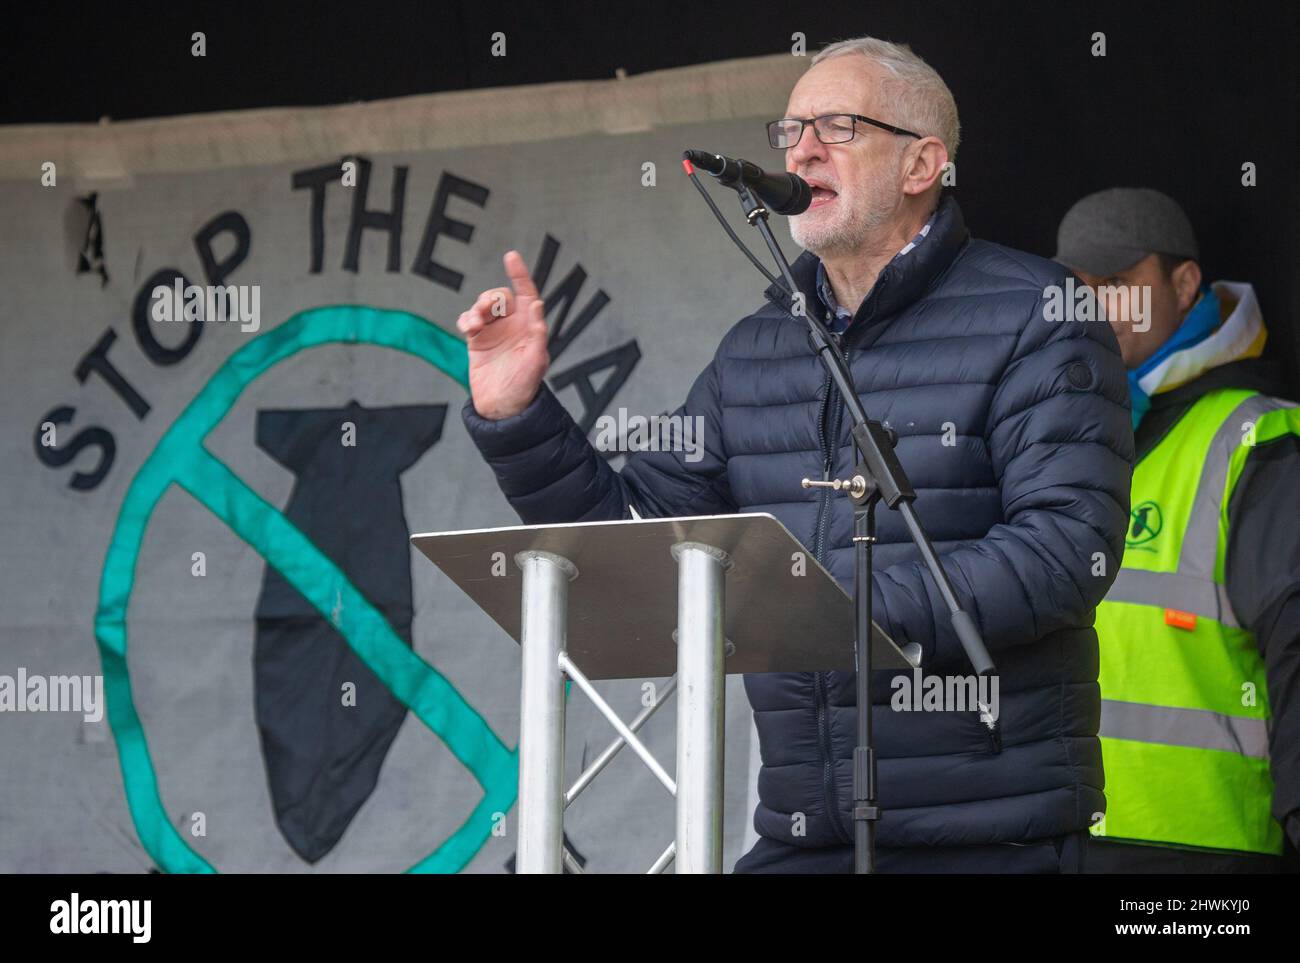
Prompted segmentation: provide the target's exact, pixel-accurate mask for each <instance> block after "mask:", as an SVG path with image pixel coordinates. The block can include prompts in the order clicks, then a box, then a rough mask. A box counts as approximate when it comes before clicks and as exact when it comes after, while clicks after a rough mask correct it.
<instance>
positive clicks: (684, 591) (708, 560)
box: [672, 542, 731, 873]
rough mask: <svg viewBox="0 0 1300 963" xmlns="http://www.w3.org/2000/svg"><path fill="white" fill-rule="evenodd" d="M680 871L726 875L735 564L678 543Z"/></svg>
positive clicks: (718, 552)
mask: <svg viewBox="0 0 1300 963" xmlns="http://www.w3.org/2000/svg"><path fill="white" fill-rule="evenodd" d="M672 552H673V557H674V558H675V559H677V844H676V850H677V853H676V860H677V872H678V873H720V872H722V745H723V742H722V727H723V700H724V695H723V691H724V690H723V680H724V678H725V677H724V675H723V669H722V661H723V658H724V656H723V645H724V642H725V639H724V637H723V615H724V612H725V608H724V588H725V583H726V572H727V569H729V568H730V567H731V560H730V559H729V558H728V556H727V554H726V553H725V552H723V551H721V550H720V549H717V548H714V547H712V546H710V545H703V544H701V543H699V542H678V543H677V544H676V545H674V546H673V548H672Z"/></svg>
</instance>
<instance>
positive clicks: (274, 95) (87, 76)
mask: <svg viewBox="0 0 1300 963" xmlns="http://www.w3.org/2000/svg"><path fill="white" fill-rule="evenodd" d="M22 6H23V7H36V6H37V5H35V4H23V5H22ZM8 18H9V19H8V23H7V25H6V27H7V29H5V31H4V32H5V34H6V37H5V43H4V46H5V50H4V54H5V66H6V73H7V74H8V78H7V81H6V83H5V84H4V85H2V91H3V92H0V122H3V123H8V124H13V123H52V122H87V121H96V120H99V119H100V118H101V117H106V116H107V117H112V118H114V119H117V120H122V119H128V118H137V117H153V116H166V115H172V114H183V113H195V112H203V111H213V110H231V109H240V108H250V107H265V106H285V105H318V104H332V103H340V102H347V101H354V100H371V99H378V98H383V97H396V96H402V95H406V94H415V93H429V92H435V91H440V90H455V89H464V88H472V87H488V86H503V85H513V84H525V83H539V82H545V81H556V80H579V79H595V78H607V77H611V76H613V74H614V71H615V70H616V69H617V68H623V69H625V70H626V71H627V72H628V73H630V74H636V73H642V72H645V71H648V70H654V69H658V68H664V67H673V66H681V65H685V64H690V63H700V62H706V61H713V60H723V59H727V58H731V57H742V56H753V55H758V54H767V53H777V52H781V51H788V50H789V48H790V43H791V41H790V36H791V34H792V33H794V32H795V31H800V32H802V33H804V34H805V35H806V37H807V41H808V47H809V49H810V50H815V49H816V47H817V46H819V45H821V44H823V43H825V42H827V41H830V40H834V39H840V38H843V37H848V36H855V35H858V34H863V33H869V34H872V35H875V36H879V37H884V38H887V39H891V40H900V41H906V42H908V43H910V44H912V46H913V47H914V48H915V49H916V50H917V52H918V53H920V54H921V55H922V56H924V57H925V58H926V59H927V60H928V61H929V62H930V63H931V64H933V65H934V66H935V67H936V68H937V69H938V70H939V72H940V73H941V74H942V75H943V76H944V78H945V79H946V80H947V82H948V85H949V86H950V87H951V88H952V90H953V92H954V94H955V96H956V98H957V105H958V108H959V110H960V112H961V118H962V126H963V138H962V147H961V151H960V155H959V158H958V184H957V196H958V198H959V199H960V201H961V204H962V208H963V211H964V212H965V215H966V219H967V221H968V223H969V224H970V225H971V228H972V230H973V231H974V232H975V233H976V234H978V235H980V236H982V237H986V238H988V239H990V240H995V241H999V242H1002V243H1005V244H1010V245H1012V246H1014V247H1019V248H1022V249H1024V250H1028V251H1032V252H1034V253H1038V254H1045V255H1050V254H1051V253H1052V250H1053V248H1054V238H1055V230H1056V224H1057V222H1058V221H1059V219H1060V217H1061V215H1062V214H1064V212H1065V210H1066V209H1067V208H1068V207H1069V205H1070V204H1071V203H1072V202H1073V201H1074V200H1075V199H1077V198H1078V197H1079V196H1081V195H1083V194H1085V193H1087V192H1089V191H1093V190H1097V189H1099V188H1102V187H1108V186H1114V185H1143V186H1151V187H1156V188H1159V189H1161V190H1164V191H1166V192H1168V193H1170V194H1172V195H1173V196H1174V197H1175V198H1177V199H1178V200H1179V201H1180V202H1181V203H1182V204H1183V205H1184V206H1185V207H1186V208H1187V210H1188V212H1189V213H1190V214H1191V216H1192V220H1193V222H1194V223H1195V225H1196V228H1197V233H1198V235H1199V238H1200V241H1201V253H1202V263H1203V266H1204V267H1205V268H1206V272H1207V274H1208V276H1209V277H1210V278H1226V279H1230V280H1238V281H1251V282H1252V283H1254V284H1255V286H1256V289H1257V290H1258V292H1259V294H1260V300H1261V303H1262V306H1263V310H1264V319H1265V322H1266V323H1267V324H1268V326H1269V328H1270V330H1271V332H1272V339H1271V344H1270V353H1271V354H1274V355H1275V356H1277V357H1280V358H1282V359H1283V360H1285V361H1286V363H1287V364H1288V367H1289V371H1290V374H1291V380H1292V386H1293V389H1294V387H1295V386H1296V385H1297V383H1298V382H1297V377H1296V376H1297V373H1300V324H1297V318H1298V317H1300V283H1298V282H1297V278H1296V271H1295V266H1296V262H1297V255H1298V254H1300V234H1298V229H1297V226H1296V215H1297V213H1300V212H1298V211H1297V201H1300V193H1298V192H1297V189H1296V187H1295V185H1294V183H1293V181H1294V178H1295V177H1296V176H1297V174H1300V167H1298V165H1297V157H1298V156H1300V138H1298V136H1297V113H1298V109H1297V108H1298V106H1300V97H1298V94H1297V67H1296V57H1297V51H1298V50H1300V2H1296V0H1279V2H1262V0H1255V2H1250V0H1244V2H1237V3H1229V2H1211V0H1181V2H1150V0H1148V2H1139V0H1129V2H1114V0H1103V2H1087V3H1063V2H1056V0H1039V2H1029V0H1023V2H994V0H964V2H957V0H911V2H897V0H894V2H870V0H858V2H853V3H842V2H831V0H827V2H808V0H803V2H799V3H789V4H786V3H782V4H775V5H769V4H759V3H749V4H741V3H721V2H707V3H699V4H696V5H692V4H665V3H661V2H657V0H639V2H632V3H621V4H612V3H601V4H575V3H562V4H561V3H536V2H534V3H527V4H525V3H520V4H518V5H509V4H501V3H493V2H485V0H448V2H439V3H420V4H394V3H382V2H369V3H365V2H360V0H353V2H349V3H346V4H342V3H340V4H326V3H294V4H269V5H265V6H257V7H254V6H251V5H250V6H248V7H243V6H241V5H239V4H223V5H220V6H218V5H215V4H212V5H206V4H205V5H197V6H195V7H194V8H193V9H184V8H182V7H181V6H180V5H178V4H168V5H166V6H163V5H154V4H151V3H132V4H131V5H130V6H127V5H126V4H120V3H102V4H76V5H72V4H64V5H60V4H49V5H40V7H39V9H28V10H25V11H22V12H12V11H11V12H10V13H9V14H8ZM198 30H201V31H203V32H204V33H205V34H206V37H207V48H208V52H207V56H206V57H205V58H202V59H199V58H193V57H191V56H190V52H189V48H190V39H189V38H190V35H191V34H192V33H193V32H194V31H198ZM494 31H503V32H504V33H505V34H506V36H507V44H508V54H509V55H508V56H507V57H505V58H494V57H491V56H489V46H490V42H491V41H490V37H491V34H492V33H493V32H494ZM1095 32H1102V33H1104V34H1105V37H1106V56H1105V57H1094V56H1092V54H1091V48H1092V35H1093V34H1094V33H1095ZM1247 162H1250V163H1253V164H1254V165H1255V168H1256V176H1257V186H1255V187H1244V186H1242V183H1241V179H1242V165H1243V164H1245V163H1247ZM1296 395H1300V391H1296V390H1293V391H1292V396H1293V397H1294V396H1296Z"/></svg>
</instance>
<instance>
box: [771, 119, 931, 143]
mask: <svg viewBox="0 0 1300 963" xmlns="http://www.w3.org/2000/svg"><path fill="white" fill-rule="evenodd" d="M859 123H863V124H871V126H873V127H879V128H880V129H881V130H887V131H889V132H890V133H891V134H902V135H903V136H905V137H915V138H916V139H917V140H920V139H921V135H920V134H916V133H913V132H912V131H910V130H907V129H905V128H902V127H895V126H894V125H893V124H886V123H885V122H884V121H883V120H873V119H872V118H870V117H863V116H862V115H861V114H822V115H821V116H820V117H813V118H810V119H809V120H800V119H799V118H798V117H783V118H782V119H781V120H774V121H772V122H771V123H769V124H768V125H767V142H768V143H769V144H770V145H771V146H772V149H773V150H789V149H790V148H791V147H793V146H794V145H795V144H797V143H799V141H800V140H802V139H803V131H804V128H805V127H808V126H809V125H811V126H812V129H813V133H814V134H816V135H817V139H818V140H819V141H821V142H822V143H823V144H846V143H848V142H849V141H851V140H852V139H853V135H854V134H856V133H857V132H858V126H857V125H858V124H859Z"/></svg>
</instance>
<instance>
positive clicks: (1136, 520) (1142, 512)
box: [1124, 501, 1164, 551]
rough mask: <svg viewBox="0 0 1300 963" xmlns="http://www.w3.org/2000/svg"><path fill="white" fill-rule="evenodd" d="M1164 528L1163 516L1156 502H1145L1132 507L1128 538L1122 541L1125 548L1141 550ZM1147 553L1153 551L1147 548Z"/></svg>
mask: <svg viewBox="0 0 1300 963" xmlns="http://www.w3.org/2000/svg"><path fill="white" fill-rule="evenodd" d="M1163 527H1164V515H1163V514H1161V511H1160V505H1159V504H1158V503H1157V502H1153V501H1145V502H1142V503H1141V504H1140V505H1134V506H1133V510H1132V511H1131V512H1129V526H1128V536H1127V537H1126V538H1125V539H1124V546H1125V548H1141V547H1143V546H1144V545H1146V544H1147V543H1148V542H1150V541H1152V540H1154V539H1155V537H1156V536H1157V535H1159V534H1160V529H1161V528H1163ZM1148 551H1155V549H1153V548H1149V549H1148Z"/></svg>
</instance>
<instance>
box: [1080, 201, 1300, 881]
mask: <svg viewBox="0 0 1300 963" xmlns="http://www.w3.org/2000/svg"><path fill="white" fill-rule="evenodd" d="M1198 258H1199V251H1198V248H1197V243H1196V237H1195V234H1194V233H1193V231H1192V226H1191V223H1190V221H1189V220H1188V218H1187V215H1186V214H1185V213H1184V212H1183V210H1182V209H1181V208H1180V207H1179V206H1178V204H1177V203H1176V202H1175V201H1173V200H1172V199H1171V198H1169V197H1167V196H1165V195H1164V194H1161V193H1159V192H1158V191H1154V190H1149V189H1145V188H1112V189H1110V190H1105V191H1100V192H1098V193H1096V194H1090V195H1089V196H1087V197H1085V198H1083V199H1082V200H1080V201H1078V202H1077V203H1076V204H1075V205H1074V206H1073V207H1072V208H1071V209H1070V210H1069V212H1068V213H1067V214H1066V215H1065V217H1064V219H1063V220H1062V221H1061V224H1060V228H1059V229H1058V232H1057V254H1056V258H1055V259H1056V260H1057V261H1059V262H1061V263H1062V264H1064V265H1065V266H1066V267H1069V268H1070V269H1071V270H1073V271H1074V273H1075V274H1076V275H1077V276H1078V277H1079V278H1080V279H1081V280H1083V281H1084V283H1086V284H1087V285H1088V286H1089V287H1091V288H1092V289H1093V291H1094V292H1095V293H1096V295H1097V301H1096V302H1095V303H1096V304H1097V305H1098V306H1099V307H1100V310H1101V312H1102V313H1104V316H1105V318H1106V320H1108V321H1109V322H1110V324H1111V326H1112V328H1113V329H1114V331H1115V335H1116V337H1117V338H1118V339H1119V344H1120V349H1121V351H1122V353H1123V356H1124V364H1125V367H1127V368H1128V374H1129V391H1130V395H1131V399H1132V407H1133V430H1134V438H1135V442H1136V452H1137V463H1136V465H1135V467H1134V472H1133V491H1132V501H1131V518H1130V521H1129V528H1128V534H1127V538H1126V541H1125V548H1124V557H1123V562H1122V566H1121V569H1120V572H1119V575H1118V577H1117V579H1116V581H1115V584H1114V585H1113V586H1112V588H1111V590H1110V592H1109V594H1108V595H1107V596H1106V599H1105V601H1103V602H1102V604H1101V605H1100V606H1099V607H1098V610H1097V622H1096V627H1097V635H1098V640H1099V647H1100V658H1101V666H1100V673H1099V678H1098V684H1099V685H1100V687H1101V697H1102V712H1101V727H1100V731H1099V736H1100V738H1101V742H1102V759H1103V765H1104V768H1105V779H1106V812H1105V814H1104V815H1103V814H1098V816H1097V819H1096V821H1095V825H1094V826H1093V829H1092V833H1093V840H1092V844H1090V845H1089V847H1088V849H1089V855H1088V868H1089V870H1090V871H1093V872H1143V871H1152V872H1170V871H1174V872H1177V871H1188V872H1253V871H1261V872H1268V871H1275V870H1277V869H1279V868H1281V866H1282V865H1283V860H1282V859H1281V858H1280V857H1281V856H1282V854H1283V851H1284V848H1285V846H1286V840H1287V838H1288V837H1289V839H1290V842H1291V845H1292V846H1293V847H1294V846H1297V845H1300V511H1298V510H1297V507H1298V505H1300V408H1297V407H1296V405H1295V403H1294V402H1292V401H1287V400H1285V399H1284V398H1282V397H1279V395H1282V394H1284V393H1285V387H1284V383H1283V382H1282V379H1281V375H1280V366H1277V365H1275V364H1274V363H1272V362H1269V361H1266V360H1264V359H1263V358H1262V357H1261V352H1262V351H1263V348H1264V342H1265V339H1266V337H1267V331H1266V330H1265V328H1264V322H1263V319H1262V316H1261V313H1260V308H1259V304H1258V302H1257V301H1256V299H1255V292H1254V290H1253V289H1252V287H1251V286H1250V285H1249V284H1243V283H1236V282H1231V281H1217V282H1214V283H1213V284H1206V283H1205V282H1204V281H1203V279H1202V274H1201V268H1200V266H1199V264H1198V263H1197V262H1198Z"/></svg>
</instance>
